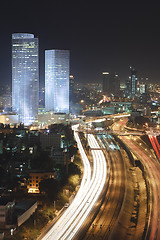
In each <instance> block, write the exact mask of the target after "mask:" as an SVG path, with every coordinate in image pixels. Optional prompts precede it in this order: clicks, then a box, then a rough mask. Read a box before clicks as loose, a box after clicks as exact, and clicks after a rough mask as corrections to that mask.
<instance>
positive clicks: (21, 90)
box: [12, 33, 39, 125]
mask: <svg viewBox="0 0 160 240" xmlns="http://www.w3.org/2000/svg"><path fill="white" fill-rule="evenodd" d="M38 96H39V56H38V38H34V35H33V34H28V33H14V34H12V110H13V111H15V112H16V113H17V114H18V116H19V122H22V123H24V125H31V124H33V123H35V122H36V121H37V117H38V99H39V97H38Z"/></svg>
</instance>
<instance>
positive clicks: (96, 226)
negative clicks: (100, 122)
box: [84, 135, 125, 240]
mask: <svg viewBox="0 0 160 240" xmlns="http://www.w3.org/2000/svg"><path fill="white" fill-rule="evenodd" d="M99 140H100V142H101V145H102V146H103V147H105V148H106V149H107V150H108V151H109V156H110V157H109V166H110V179H109V185H108V190H107V192H106V195H105V199H104V202H103V204H102V206H101V209H100V211H99V213H98V215H97V216H96V218H95V220H94V222H93V224H92V225H91V227H90V229H89V231H88V232H87V234H86V237H85V238H84V239H85V240H90V239H108V237H109V235H110V233H111V231H112V228H113V226H114V224H115V222H116V220H117V218H118V215H119V213H120V210H121V206H122V203H123V200H124V193H125V191H124V190H125V174H124V163H123V160H122V156H121V153H120V149H119V147H118V146H117V144H115V143H114V142H113V141H112V139H111V138H106V136H105V135H103V136H99Z"/></svg>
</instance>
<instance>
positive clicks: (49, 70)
mask: <svg viewBox="0 0 160 240" xmlns="http://www.w3.org/2000/svg"><path fill="white" fill-rule="evenodd" d="M45 108H46V111H53V112H54V113H67V114H68V113H69V51H68V50H46V51H45Z"/></svg>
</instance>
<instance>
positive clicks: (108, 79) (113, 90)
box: [102, 72, 120, 96]
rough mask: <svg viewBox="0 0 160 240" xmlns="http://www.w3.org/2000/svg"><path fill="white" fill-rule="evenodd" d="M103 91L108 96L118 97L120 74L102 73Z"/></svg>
mask: <svg viewBox="0 0 160 240" xmlns="http://www.w3.org/2000/svg"><path fill="white" fill-rule="evenodd" d="M102 76H103V79H102V91H103V92H104V93H105V94H107V95H111V94H113V95H116V96H117V95H118V94H119V91H120V80H119V76H118V74H116V73H114V74H112V73H109V72H103V73H102Z"/></svg>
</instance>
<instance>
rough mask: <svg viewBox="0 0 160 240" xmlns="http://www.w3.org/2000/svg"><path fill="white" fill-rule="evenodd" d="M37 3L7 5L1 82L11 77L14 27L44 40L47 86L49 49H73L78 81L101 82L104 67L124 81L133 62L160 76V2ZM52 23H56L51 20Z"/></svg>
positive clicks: (3, 16) (73, 70)
mask: <svg viewBox="0 0 160 240" xmlns="http://www.w3.org/2000/svg"><path fill="white" fill-rule="evenodd" d="M48 3H49V4H46V5H43V4H39V5H38V6H37V4H35V3H33V2H32V7H31V8H30V5H29V4H28V6H26V7H25V9H23V11H22V10H21V7H20V5H18V2H17V4H16V5H15V4H13V3H9V1H6V2H5V3H2V4H1V10H2V13H1V16H0V20H1V32H2V33H3V38H1V39H0V44H1V46H3V47H2V48H1V57H0V63H1V64H0V81H1V83H3V82H4V81H5V82H6V83H10V82H11V54H10V47H9V46H10V39H11V34H12V33H14V32H28V33H33V34H35V36H36V37H38V38H39V39H40V45H39V46H40V84H42V85H44V78H45V77H44V76H45V74H44V66H45V64H44V58H45V57H44V50H45V49H69V50H70V52H71V63H72V64H71V74H73V75H74V76H75V79H76V81H77V82H89V81H100V79H101V73H102V72H104V71H108V72H117V73H118V74H119V76H120V79H121V81H122V82H125V80H126V78H127V77H128V76H129V66H130V65H133V66H134V67H135V68H136V69H137V71H138V77H144V78H146V77H148V78H149V80H150V81H152V82H156V81H157V82H158V80H159V79H160V70H159V51H160V47H159V40H160V35H159V32H158V30H157V29H159V13H158V5H157V6H156V5H151V4H148V3H146V2H145V4H144V2H143V1H141V2H138V1H137V2H134V4H132V5H131V6H130V3H129V2H127V3H122V2H117V3H116V2H112V3H111V2H109V3H108V2H107V3H101V4H97V2H95V3H92V4H90V3H89V2H87V3H85V5H84V4H83V3H81V4H80V3H76V4H77V5H75V4H74V3H73V2H72V1H70V2H67V3H65V2H63V1H61V2H59V3H58V2H54V3H53V2H50V1H49V2H48ZM48 23H50V24H48Z"/></svg>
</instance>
